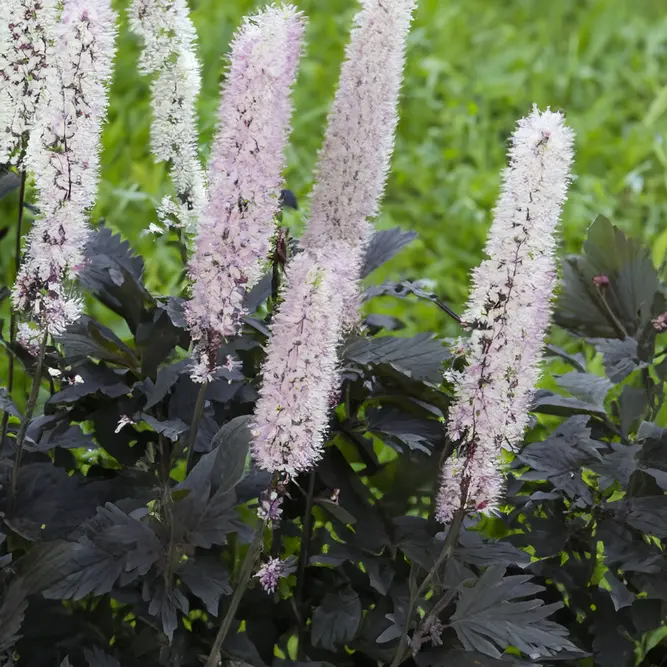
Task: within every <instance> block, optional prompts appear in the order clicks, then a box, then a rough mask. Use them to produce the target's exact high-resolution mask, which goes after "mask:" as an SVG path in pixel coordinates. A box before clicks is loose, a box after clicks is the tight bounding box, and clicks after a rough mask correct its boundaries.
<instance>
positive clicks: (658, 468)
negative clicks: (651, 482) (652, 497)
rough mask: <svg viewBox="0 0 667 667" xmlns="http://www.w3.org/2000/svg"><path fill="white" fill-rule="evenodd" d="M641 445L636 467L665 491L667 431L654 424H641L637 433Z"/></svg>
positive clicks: (666, 487)
mask: <svg viewBox="0 0 667 667" xmlns="http://www.w3.org/2000/svg"><path fill="white" fill-rule="evenodd" d="M637 440H639V441H640V442H641V443H642V446H641V449H640V451H639V453H638V454H637V465H638V467H639V468H640V469H641V470H644V471H645V472H647V473H648V474H649V475H651V476H652V477H653V478H654V479H655V481H656V482H657V483H658V484H659V485H660V487H661V488H662V489H663V490H666V491H667V431H666V430H665V429H662V428H660V427H658V426H657V425H656V424H652V423H649V422H643V423H642V424H641V426H640V427H639V431H638V433H637Z"/></svg>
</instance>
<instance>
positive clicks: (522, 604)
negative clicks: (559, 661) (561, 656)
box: [450, 566, 577, 659]
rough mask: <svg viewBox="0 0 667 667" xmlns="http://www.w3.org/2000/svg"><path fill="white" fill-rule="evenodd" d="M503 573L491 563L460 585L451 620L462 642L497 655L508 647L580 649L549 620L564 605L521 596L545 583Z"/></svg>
mask: <svg viewBox="0 0 667 667" xmlns="http://www.w3.org/2000/svg"><path fill="white" fill-rule="evenodd" d="M504 574H505V568H504V567H503V566H494V567H490V568H488V569H487V570H486V572H485V573H484V574H483V575H482V577H481V578H480V579H479V581H478V582H477V583H476V585H475V586H474V587H472V588H463V589H461V591H460V593H459V598H458V602H457V604H456V611H455V612H454V614H453V615H452V616H451V619H450V625H451V626H452V627H453V628H454V630H455V631H456V635H457V637H458V638H459V641H460V642H461V643H462V644H463V647H464V648H465V649H466V650H467V651H472V650H476V651H479V652H481V653H484V654H486V655H490V656H491V657H493V658H500V656H501V652H502V651H503V650H504V649H505V648H507V647H508V646H514V647H516V648H517V649H518V650H519V651H521V652H522V653H524V654H526V655H528V656H530V657H531V658H533V659H534V658H536V657H550V656H552V655H555V654H557V653H558V652H559V651H564V650H565V651H577V648H576V647H575V646H574V645H573V644H572V643H571V642H570V641H568V640H567V639H566V635H567V630H566V629H565V628H564V627H562V626H560V625H558V624H557V623H553V622H552V621H547V620H546V618H547V616H550V615H551V614H552V613H553V612H554V611H556V609H559V608H560V607H561V606H562V604H561V603H556V604H549V605H545V604H544V602H543V601H542V600H540V599H539V598H535V597H532V599H530V600H523V598H526V597H529V596H534V595H535V594H536V593H538V592H540V591H542V590H544V588H543V587H542V586H538V585H536V584H531V583H529V582H530V579H531V576H530V575H518V576H510V577H505V576H504ZM499 649H500V650H499Z"/></svg>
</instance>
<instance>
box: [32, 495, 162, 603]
mask: <svg viewBox="0 0 667 667" xmlns="http://www.w3.org/2000/svg"><path fill="white" fill-rule="evenodd" d="M49 546H50V549H49V550H47V551H45V552H44V553H43V556H42V559H40V560H38V562H37V564H36V565H34V566H33V569H32V571H31V576H32V577H35V576H36V577H41V576H43V575H42V573H43V572H45V573H47V576H46V580H47V585H46V586H45V590H41V592H42V594H43V595H44V597H46V598H48V599H55V600H81V599H82V598H84V597H85V596H86V595H89V594H91V593H92V594H94V595H103V594H106V593H109V592H110V591H111V589H112V588H113V587H114V585H115V584H116V582H117V581H118V580H119V579H120V578H121V577H122V579H123V582H124V583H125V584H127V583H129V582H131V581H134V580H135V579H136V578H137V577H139V576H143V575H145V574H146V573H147V572H148V571H149V570H150V568H151V566H152V565H153V564H154V563H155V562H157V561H158V559H159V558H161V557H163V556H164V549H163V547H162V545H161V544H160V541H159V539H158V537H157V535H156V534H155V533H154V532H153V530H152V529H151V528H150V527H149V526H147V525H146V524H143V523H141V522H139V521H137V520H136V519H133V518H132V517H130V516H128V515H127V514H125V513H124V512H122V511H121V510H119V509H118V508H117V507H116V506H115V505H112V504H111V503H107V504H106V505H105V506H104V507H100V508H99V509H98V511H97V515H96V516H95V517H94V518H93V519H91V520H89V521H87V522H86V524H84V526H83V528H82V535H81V537H80V538H79V539H78V541H76V542H61V543H59V548H58V551H59V554H58V556H57V558H55V566H56V570H55V572H54V571H53V570H52V567H53V565H54V563H52V562H46V561H50V560H51V559H52V557H53V555H54V554H53V553H52V552H53V551H54V548H53V546H52V545H49ZM58 563H59V564H60V565H59V566H58ZM50 570H51V571H50Z"/></svg>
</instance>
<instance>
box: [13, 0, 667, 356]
mask: <svg viewBox="0 0 667 667" xmlns="http://www.w3.org/2000/svg"><path fill="white" fill-rule="evenodd" d="M128 4H129V0H118V1H117V2H115V6H116V8H117V9H118V10H119V11H120V14H121V30H120V38H119V49H118V58H117V62H116V73H115V78H114V83H113V88H112V92H111V107H110V117H109V122H108V124H107V126H106V129H105V132H104V144H105V151H104V157H103V163H104V167H103V180H102V183H101V187H100V197H99V203H98V206H97V209H96V211H95V213H94V216H93V217H94V219H95V220H96V219H99V218H100V217H104V218H106V220H107V221H108V224H109V225H110V226H111V227H112V228H113V229H115V230H119V231H121V232H122V234H123V235H124V236H125V237H127V238H128V239H129V240H130V242H131V244H132V245H133V246H134V247H135V248H136V249H137V250H138V251H139V252H141V253H142V254H143V255H144V256H145V257H146V260H147V285H148V286H149V288H150V289H154V290H156V291H165V290H166V291H171V292H174V291H176V290H177V289H178V286H179V284H180V278H181V270H182V266H181V263H180V259H179V255H178V252H177V251H176V249H174V248H173V247H172V246H170V245H169V242H168V239H163V238H159V239H156V238H155V237H152V236H150V237H149V236H146V235H142V231H143V230H144V229H145V228H146V227H147V225H148V223H149V222H150V221H152V220H154V219H155V214H154V208H155V204H156V202H157V201H159V199H160V198H161V196H162V195H163V194H164V193H166V192H168V191H169V189H170V184H169V180H168V178H167V172H166V168H165V165H155V164H154V163H153V160H152V156H151V154H150V147H149V125H150V105H149V88H148V80H147V79H146V78H144V77H141V76H140V75H139V74H138V73H137V70H136V60H137V55H138V43H137V41H136V40H135V38H134V37H133V36H132V35H131V34H129V32H128V29H127V21H126V19H125V15H124V10H125V8H126V7H127V5H128ZM258 4H260V3H257V2H252V1H250V0H190V5H191V7H192V9H193V18H194V21H195V23H196V27H197V30H198V32H199V36H200V44H199V54H200V57H201V60H202V62H203V79H204V85H203V95H202V97H201V101H200V112H201V113H200V130H201V147H202V153H203V154H204V155H206V154H207V153H208V148H209V145H210V141H211V138H212V134H213V131H214V128H215V123H216V106H217V98H218V89H219V83H220V81H221V79H222V76H223V73H224V67H225V60H224V58H225V54H226V51H227V48H228V44H229V41H230V38H231V35H232V33H233V31H234V29H235V28H236V27H237V26H238V25H239V23H240V21H241V18H242V16H243V15H244V14H246V13H248V12H250V11H252V10H254V9H255V8H256V7H257V6H258ZM298 5H299V6H300V7H301V8H302V9H303V10H304V11H305V12H306V14H307V15H308V16H309V18H310V24H309V30H308V47H307V52H306V56H305V58H304V60H303V64H302V68H301V73H300V76H299V80H298V83H297V86H296V91H295V103H296V111H295V117H294V132H293V135H292V142H291V145H290V148H289V151H288V163H289V169H288V172H287V185H288V187H290V188H291V189H293V190H294V191H295V193H296V194H297V196H298V197H299V200H300V202H301V204H302V211H301V212H299V213H298V214H294V215H290V216H288V218H287V221H288V222H289V224H290V225H293V226H294V227H295V228H296V229H297V230H298V229H299V228H300V227H301V226H302V224H303V219H304V216H305V214H306V212H307V207H308V193H309V191H310V189H311V185H312V169H313V165H314V162H315V159H316V157H317V151H318V148H319V146H320V144H321V139H322V132H323V129H324V124H325V120H326V113H327V109H328V106H329V104H330V101H331V98H332V96H333V94H334V91H335V86H336V80H337V77H338V70H339V66H340V62H341V59H342V57H343V48H344V45H345V42H346V40H347V37H348V31H349V27H350V23H351V19H352V16H353V13H354V11H355V8H356V3H355V2H354V0H326V2H322V0H299V2H298ZM533 102H535V103H537V104H538V105H540V106H541V107H544V106H547V105H551V107H552V108H556V109H562V110H564V111H565V112H566V113H567V117H568V120H569V122H570V123H571V125H572V126H573V128H574V129H575V131H576V133H577V145H576V149H577V154H576V165H575V181H574V183H573V186H572V191H571V196H570V200H569V202H568V204H567V208H566V212H565V215H564V227H563V229H564V233H563V237H564V246H565V250H566V251H568V252H570V251H574V250H578V249H579V246H580V243H581V240H582V239H583V236H584V233H585V230H586V227H587V226H588V225H589V224H590V222H591V221H592V219H593V217H594V216H595V215H596V214H597V213H603V214H605V215H606V216H607V217H609V218H610V219H611V220H613V221H614V222H615V223H616V224H618V225H619V226H620V227H621V228H623V229H624V230H625V231H626V232H628V233H630V234H632V235H635V236H639V237H642V238H644V239H648V240H650V241H651V242H653V251H654V259H655V260H657V261H658V262H660V261H662V259H663V257H664V255H665V251H666V250H667V228H665V226H664V224H663V221H664V219H665V212H666V209H667V197H665V187H666V168H667V145H666V144H665V138H666V137H667V115H666V112H667V13H666V12H665V11H664V4H663V2H662V1H661V0H558V1H557V2H541V1H540V0H506V1H503V2H498V1H492V0H421V1H420V3H419V8H418V10H417V12H416V20H415V23H414V29H413V32H412V35H411V37H410V42H409V52H408V63H407V71H406V83H405V87H404V94H403V98H402V102H401V110H400V111H401V120H400V125H399V130H398V137H397V146H396V152H395V156H394V160H393V164H392V172H391V176H390V179H389V183H388V189H387V196H386V200H385V203H384V206H383V210H382V214H381V216H380V218H379V220H378V225H379V226H380V227H382V228H386V227H389V226H394V225H400V226H402V227H404V228H407V229H414V230H416V231H417V232H418V233H419V235H420V240H419V241H416V242H414V243H413V244H412V245H411V246H410V247H409V248H408V249H407V250H405V251H404V252H403V253H401V255H400V256H399V257H397V258H396V259H395V260H394V261H393V262H392V263H391V264H390V265H389V267H388V268H385V269H383V273H384V275H387V274H388V273H390V274H391V275H392V277H393V278H424V277H427V278H430V279H432V280H433V281H435V283H436V286H437V287H436V291H437V292H438V294H439V295H440V296H441V297H442V298H443V299H444V300H446V301H447V302H449V303H451V304H452V305H454V306H455V307H457V308H460V307H461V305H462V303H463V302H464V300H465V296H466V292H467V283H468V272H469V269H470V267H472V266H474V265H475V264H476V263H478V261H479V260H480V257H481V252H482V247H483V243H484V238H485V235H486V230H487V228H488V225H489V223H490V219H491V210H492V207H493V203H494V201H495V198H496V195H497V191H498V186H499V182H500V171H501V169H502V166H503V164H504V162H505V151H506V142H507V137H508V136H509V134H510V133H511V131H512V128H513V124H514V122H515V120H516V119H517V118H519V117H521V116H523V115H525V114H526V113H528V111H529V110H530V106H531V104H532V103H533ZM14 201H15V197H12V198H9V200H8V201H7V200H6V201H5V202H3V212H5V213H7V212H9V210H10V209H9V207H8V205H11V204H13V203H14ZM304 209H305V210H304ZM11 210H12V211H13V208H12V209H11ZM3 218H5V220H6V219H7V218H6V217H5V216H3ZM12 231H13V230H12ZM12 247H13V233H10V234H8V235H7V236H6V237H5V239H4V240H3V241H0V270H2V271H3V272H4V273H5V274H7V273H9V272H10V271H11V261H10V260H11V255H12ZM382 277H383V276H379V278H382ZM375 279H376V280H377V279H378V276H375ZM5 307H6V305H5ZM379 308H380V310H382V311H384V312H394V313H397V314H400V315H401V316H402V317H404V318H407V319H408V321H409V323H410V325H411V326H410V328H411V330H414V329H421V330H424V329H429V328H431V329H438V330H441V331H445V332H446V333H448V334H455V333H456V328H455V327H454V326H453V323H451V322H449V321H448V320H447V319H446V316H445V315H444V314H442V313H441V312H438V311H437V310H435V309H434V307H433V306H432V305H430V304H427V303H424V304H418V305H415V306H410V307H409V308H407V307H406V302H403V301H401V302H395V301H394V300H392V299H389V298H387V299H386V300H385V301H384V302H380V306H379ZM406 311H407V312H406ZM95 315H96V316H98V317H99V316H102V317H103V319H104V320H105V321H106V322H107V323H109V324H112V325H113V324H114V320H113V318H111V317H110V316H109V314H108V313H107V314H102V313H98V312H95ZM115 328H117V327H115ZM119 333H121V334H122V331H119ZM1 363H4V360H3V362H1Z"/></svg>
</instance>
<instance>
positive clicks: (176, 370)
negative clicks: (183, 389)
mask: <svg viewBox="0 0 667 667" xmlns="http://www.w3.org/2000/svg"><path fill="white" fill-rule="evenodd" d="M190 363H191V361H190V359H182V360H181V361H177V362H176V363H174V364H169V365H168V366H162V367H161V368H160V369H159V370H158V372H157V378H156V380H155V385H154V386H153V389H152V390H151V391H150V392H148V393H147V399H148V400H147V401H146V405H145V406H144V410H150V408H152V407H153V406H154V405H157V404H158V403H159V402H160V401H161V400H162V399H163V398H164V397H165V396H166V395H167V393H168V392H169V390H170V389H171V388H172V387H173V386H174V385H175V384H176V381H177V380H178V378H179V376H180V375H181V373H184V372H185V371H186V370H187V369H188V368H189V366H190Z"/></svg>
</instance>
